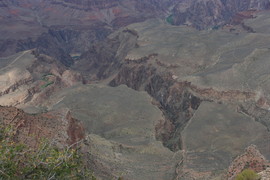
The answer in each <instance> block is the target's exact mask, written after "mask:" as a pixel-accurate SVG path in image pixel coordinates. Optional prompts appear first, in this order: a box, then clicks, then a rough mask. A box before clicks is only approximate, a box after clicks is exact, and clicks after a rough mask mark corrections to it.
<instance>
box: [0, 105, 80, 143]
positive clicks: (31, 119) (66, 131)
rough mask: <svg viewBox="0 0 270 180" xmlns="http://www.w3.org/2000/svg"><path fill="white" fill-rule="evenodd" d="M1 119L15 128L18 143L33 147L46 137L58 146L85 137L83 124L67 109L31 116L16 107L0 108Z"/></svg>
mask: <svg viewBox="0 0 270 180" xmlns="http://www.w3.org/2000/svg"><path fill="white" fill-rule="evenodd" d="M0 119H1V123H3V124H4V125H12V126H13V127H14V128H15V129H14V130H15V132H16V136H15V138H16V140H17V141H19V142H22V143H25V144H27V145H29V146H32V147H34V146H36V145H37V144H38V142H39V141H40V140H42V138H44V137H46V138H47V139H49V140H51V141H54V142H55V143H56V145H58V146H65V145H71V144H73V143H76V142H78V141H80V140H82V139H83V138H84V137H85V132H84V128H83V127H82V124H81V123H80V122H79V121H78V120H76V119H74V118H73V117H72V115H71V114H70V112H69V111H68V110H67V109H62V110H59V111H54V112H49V113H42V114H38V115H31V114H27V113H25V112H24V111H22V110H20V109H17V108H15V107H4V106H0Z"/></svg>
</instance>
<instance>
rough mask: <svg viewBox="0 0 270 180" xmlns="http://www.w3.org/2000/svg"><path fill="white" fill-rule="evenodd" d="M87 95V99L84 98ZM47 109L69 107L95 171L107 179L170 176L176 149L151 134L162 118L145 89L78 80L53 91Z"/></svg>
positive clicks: (172, 175)
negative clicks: (84, 134) (79, 125)
mask: <svg viewBox="0 0 270 180" xmlns="http://www.w3.org/2000/svg"><path fill="white" fill-rule="evenodd" d="M86 97H87V98H86ZM45 105H46V106H47V107H48V108H49V110H57V109H59V108H60V109H62V108H68V109H70V111H71V113H72V115H73V116H74V118H76V119H78V120H80V121H82V122H83V124H84V127H85V129H86V132H87V133H90V135H89V136H88V137H87V139H86V140H87V142H88V143H89V147H86V149H85V151H86V152H88V153H89V154H90V156H89V164H90V165H91V167H92V168H93V169H94V170H95V174H96V175H98V176H101V177H103V178H104V179H108V178H109V177H120V176H122V177H123V178H124V179H173V177H174V173H175V172H174V170H175V166H176V164H177V163H178V162H179V161H180V160H181V158H182V156H181V153H180V152H177V153H174V152H172V151H170V150H169V149H167V148H165V147H164V146H163V145H162V143H161V142H159V141H157V140H156V138H155V124H157V123H158V122H159V121H161V120H162V119H163V118H164V117H163V116H162V112H161V111H160V110H159V109H158V108H157V107H155V106H154V105H152V103H151V97H150V96H149V95H147V93H145V92H136V91H134V90H132V89H130V88H127V87H126V86H119V87H116V88H112V87H107V86H104V85H81V86H75V87H73V88H70V89H67V90H65V91H62V92H60V93H57V94H55V95H54V96H52V97H51V98H50V99H49V101H48V102H47V103H46V104H45Z"/></svg>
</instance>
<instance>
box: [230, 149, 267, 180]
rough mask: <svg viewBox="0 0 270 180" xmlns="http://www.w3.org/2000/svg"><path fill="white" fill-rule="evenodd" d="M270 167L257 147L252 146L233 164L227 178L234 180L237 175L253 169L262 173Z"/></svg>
mask: <svg viewBox="0 0 270 180" xmlns="http://www.w3.org/2000/svg"><path fill="white" fill-rule="evenodd" d="M268 148H269V147H268ZM269 165H270V164H269V163H268V161H267V160H266V159H265V157H264V156H263V155H262V154H261V153H260V151H259V150H258V149H257V147H256V146H254V145H251V146H249V147H247V148H246V149H245V153H244V154H241V155H240V156H238V157H237V158H235V160H234V161H233V162H232V164H231V165H230V167H229V170H228V173H227V178H228V179H229V180H233V179H234V178H235V177H236V175H237V174H239V173H241V172H242V171H243V170H244V169H252V170H254V171H255V172H261V171H263V170H265V168H266V167H268V166H269ZM266 173H267V172H266ZM268 177H269V176H268Z"/></svg>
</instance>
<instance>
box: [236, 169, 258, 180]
mask: <svg viewBox="0 0 270 180" xmlns="http://www.w3.org/2000/svg"><path fill="white" fill-rule="evenodd" d="M258 179H260V177H259V175H258V174H257V173H256V172H254V171H253V170H251V169H245V170H244V171H242V172H241V173H239V174H238V175H237V176H236V178H235V180H258Z"/></svg>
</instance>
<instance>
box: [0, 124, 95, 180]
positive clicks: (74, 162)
mask: <svg viewBox="0 0 270 180" xmlns="http://www.w3.org/2000/svg"><path fill="white" fill-rule="evenodd" d="M14 135H15V132H14V131H13V130H12V128H4V127H3V126H1V125H0V179H12V180H13V179H14V180H16V179H41V180H42V179H72V180H73V179H74V180H75V179H92V180H93V179H95V178H94V176H92V173H91V172H90V171H89V170H88V169H87V168H86V166H84V163H83V161H82V158H81V154H80V153H79V150H78V149H75V148H74V147H73V148H72V147H66V148H63V149H59V148H56V147H55V146H53V145H52V143H49V141H48V140H43V141H41V142H40V143H39V144H38V147H37V148H29V147H27V146H26V145H24V144H21V143H17V142H15V141H14Z"/></svg>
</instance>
